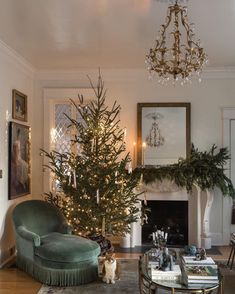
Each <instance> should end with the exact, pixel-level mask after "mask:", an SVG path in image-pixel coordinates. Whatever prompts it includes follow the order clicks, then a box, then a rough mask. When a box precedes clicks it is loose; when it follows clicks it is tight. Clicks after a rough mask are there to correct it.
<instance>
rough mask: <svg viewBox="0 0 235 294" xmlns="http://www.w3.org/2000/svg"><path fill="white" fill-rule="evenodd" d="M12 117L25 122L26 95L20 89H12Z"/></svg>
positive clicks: (26, 111)
mask: <svg viewBox="0 0 235 294" xmlns="http://www.w3.org/2000/svg"><path fill="white" fill-rule="evenodd" d="M12 118H13V119H17V120H20V121H24V122H27V119H28V109H27V96H26V95H25V94H23V93H21V92H20V91H18V90H16V89H13V90H12Z"/></svg>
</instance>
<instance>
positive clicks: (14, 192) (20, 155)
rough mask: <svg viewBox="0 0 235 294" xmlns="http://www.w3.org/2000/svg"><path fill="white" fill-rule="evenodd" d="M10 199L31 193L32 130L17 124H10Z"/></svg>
mask: <svg viewBox="0 0 235 294" xmlns="http://www.w3.org/2000/svg"><path fill="white" fill-rule="evenodd" d="M8 170H9V180H8V183H9V185H8V198H9V199H10V200H11V199H15V198H18V197H20V196H23V195H26V194H29V193H30V128H29V127H28V126H25V125H21V124H18V123H15V122H10V124H9V168H8Z"/></svg>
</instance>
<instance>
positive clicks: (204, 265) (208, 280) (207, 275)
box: [182, 256, 219, 285]
mask: <svg viewBox="0 0 235 294" xmlns="http://www.w3.org/2000/svg"><path fill="white" fill-rule="evenodd" d="M182 280H183V283H184V284H186V285H189V284H218V283H219V278H218V266H217V265H216V263H215V262H214V260H213V259H212V258H211V257H207V258H206V259H205V260H196V259H195V256H182Z"/></svg>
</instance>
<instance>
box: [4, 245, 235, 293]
mask: <svg viewBox="0 0 235 294" xmlns="http://www.w3.org/2000/svg"><path fill="white" fill-rule="evenodd" d="M218 249H219V250H220V252H221V253H222V255H215V256H213V255H211V256H212V257H213V258H215V259H216V260H224V259H227V258H228V256H229V252H230V248H229V247H228V246H223V247H219V248H218ZM139 256H140V254H138V253H116V257H117V258H126V259H137V258H139ZM40 287H41V283H39V282H37V281H35V280H34V279H32V278H31V277H30V276H29V275H27V274H26V273H24V272H22V271H21V270H19V269H16V268H3V269H0V294H37V292H38V291H39V289H40Z"/></svg>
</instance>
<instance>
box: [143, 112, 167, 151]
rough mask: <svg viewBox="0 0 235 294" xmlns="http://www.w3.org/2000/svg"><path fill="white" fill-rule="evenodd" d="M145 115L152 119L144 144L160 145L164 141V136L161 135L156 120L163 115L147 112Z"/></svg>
mask: <svg viewBox="0 0 235 294" xmlns="http://www.w3.org/2000/svg"><path fill="white" fill-rule="evenodd" d="M146 117H147V118H148V119H153V123H152V126H151V129H150V131H149V134H148V135H147V137H146V140H145V141H146V144H147V145H148V146H149V147H160V146H161V145H163V144H164V142H165V139H164V137H163V136H162V135H161V131H160V129H159V122H158V121H159V119H161V118H163V115H162V114H161V113H148V114H147V115H146Z"/></svg>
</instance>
